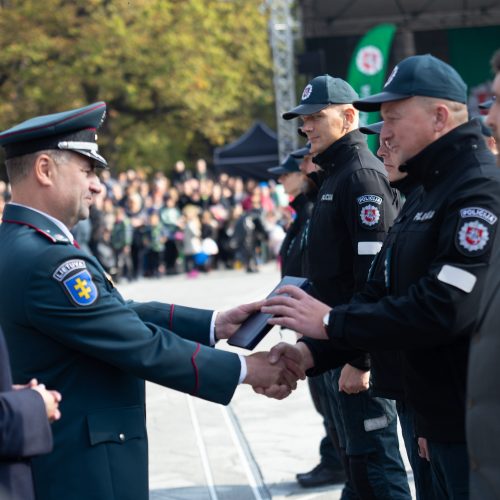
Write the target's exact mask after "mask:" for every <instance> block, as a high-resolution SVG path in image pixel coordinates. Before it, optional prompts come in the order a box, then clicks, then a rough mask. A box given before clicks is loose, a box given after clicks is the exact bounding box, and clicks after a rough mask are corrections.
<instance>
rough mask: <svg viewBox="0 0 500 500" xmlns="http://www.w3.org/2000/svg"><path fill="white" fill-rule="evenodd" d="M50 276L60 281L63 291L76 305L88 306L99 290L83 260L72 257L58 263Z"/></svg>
mask: <svg viewBox="0 0 500 500" xmlns="http://www.w3.org/2000/svg"><path fill="white" fill-rule="evenodd" d="M52 277H53V278H54V279H55V280H56V281H58V282H59V283H61V285H62V287H63V289H64V291H65V292H66V294H67V295H68V296H69V298H70V299H71V301H72V302H73V303H74V304H75V305H77V306H90V305H91V304H93V303H94V302H95V301H96V300H97V298H98V297H99V292H98V290H97V287H96V285H95V283H94V282H93V281H92V276H91V275H90V273H89V272H88V270H87V267H86V265H85V261H83V260H80V259H73V260H68V261H66V262H64V263H63V264H62V265H60V266H59V267H58V268H57V269H56V271H55V272H54V274H53V275H52Z"/></svg>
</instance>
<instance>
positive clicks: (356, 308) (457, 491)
mask: <svg viewBox="0 0 500 500" xmlns="http://www.w3.org/2000/svg"><path fill="white" fill-rule="evenodd" d="M466 102H467V89H466V85H465V83H464V82H463V80H462V78H461V77H460V76H459V74H458V73H457V72H456V71H455V70H454V69H453V68H451V67H450V66H449V65H447V64H445V63H444V62H442V61H440V60H439V59H436V58H434V57H432V56H430V55H422V56H413V57H409V58H407V59H405V60H403V61H402V62H401V63H399V64H398V65H397V66H396V67H395V68H394V70H393V72H392V73H391V75H390V76H389V79H388V81H387V83H386V84H385V87H384V90H383V92H381V93H380V94H376V95H374V96H371V97H368V98H366V99H363V100H360V101H358V102H356V103H355V106H357V107H358V108H359V109H362V110H365V111H371V110H376V109H381V113H382V117H383V118H384V125H383V127H382V131H381V136H380V137H381V140H382V141H384V143H385V144H386V146H387V147H388V148H390V149H392V150H393V153H394V155H395V156H396V157H397V158H398V164H399V165H400V167H399V168H400V169H401V170H405V171H406V172H408V176H409V177H412V178H414V179H416V180H417V182H419V183H421V184H422V186H423V191H422V194H421V196H420V197H419V199H418V202H417V204H416V205H415V207H414V208H413V209H412V211H411V213H409V214H407V216H406V217H404V218H403V219H402V220H400V221H398V223H397V224H395V226H394V228H393V231H394V232H395V233H396V234H395V235H394V240H393V242H392V244H391V246H390V248H388V249H387V252H386V254H387V256H386V259H385V262H384V274H385V285H384V286H385V287H386V288H387V294H386V295H385V296H384V297H383V298H382V299H381V300H375V301H374V302H372V303H369V304H367V303H357V302H353V303H351V304H348V305H345V306H340V307H335V308H330V307H328V306H327V305H325V304H321V303H319V302H318V301H316V300H315V299H313V298H312V297H309V296H306V295H305V294H302V293H300V292H298V291H297V290H295V289H294V288H293V287H284V288H283V292H285V291H286V292H287V293H289V294H291V295H292V297H288V298H287V297H280V298H278V299H274V300H269V301H268V304H269V305H271V307H264V308H263V310H264V311H266V312H272V313H274V314H281V315H282V317H281V318H276V319H274V320H273V323H276V324H280V325H284V326H287V327H289V328H294V329H295V330H297V331H300V332H302V333H304V334H305V335H308V336H310V337H315V338H317V339H323V340H308V341H307V342H300V343H299V344H301V345H300V346H297V347H292V348H286V347H280V349H281V350H283V351H285V350H286V351H287V352H288V351H291V350H294V349H295V350H299V351H300V352H302V353H303V355H304V363H305V366H306V367H312V366H313V365H314V366H316V368H319V369H324V368H325V366H327V365H328V364H329V362H330V361H331V360H332V359H334V358H335V356H336V355H337V354H335V353H338V352H339V351H338V349H339V348H345V347H354V348H359V349H364V350H367V351H371V350H374V349H380V350H385V349H402V350H403V351H402V352H403V357H402V360H403V371H404V388H405V394H406V397H407V398H408V401H409V402H410V403H411V405H412V407H413V409H414V411H415V416H416V431H417V435H418V436H419V438H420V439H419V444H420V448H421V454H422V456H424V457H425V458H427V459H428V460H430V465H431V469H432V471H433V478H434V479H435V482H434V487H435V489H436V496H437V497H438V498H457V499H466V498H468V493H469V491H468V490H469V488H468V467H469V464H468V456H467V449H466V444H465V393H466V391H465V383H466V376H467V358H468V352H469V343H470V339H471V336H472V335H473V334H474V335H475V337H476V338H479V339H480V338H482V337H483V336H484V335H490V334H491V332H497V330H498V321H499V319H500V318H499V317H498V307H496V306H495V299H496V297H497V294H498V290H499V289H500V288H499V287H500V275H499V274H498V272H496V271H497V269H498V266H499V264H500V240H499V239H498V237H497V235H496V232H497V227H498V216H499V214H500V172H499V170H498V169H497V168H496V166H495V159H494V157H493V155H492V154H491V152H490V151H489V150H488V149H487V147H486V144H485V142H484V140H483V137H482V135H481V128H480V124H479V122H478V121H477V120H472V121H468V114H467V106H466ZM291 308H293V310H292V309H291ZM303 317H307V318H308V321H307V322H305V321H303V320H301V318H303ZM322 317H323V319H321V318H322ZM493 335H495V334H493ZM325 343H326V344H328V345H329V346H330V349H327V348H325ZM319 346H320V347H321V348H319ZM329 350H330V353H329V354H328V351H329ZM329 357H330V360H329V359H328V358H329ZM472 404H474V402H472ZM470 463H471V467H472V468H473V469H474V467H475V466H476V465H475V462H474V456H471V457H470ZM491 498H493V497H491Z"/></svg>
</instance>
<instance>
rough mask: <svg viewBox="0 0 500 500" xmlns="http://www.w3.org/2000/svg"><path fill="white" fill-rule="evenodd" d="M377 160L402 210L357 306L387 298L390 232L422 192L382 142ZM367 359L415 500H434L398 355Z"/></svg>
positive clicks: (376, 128)
mask: <svg viewBox="0 0 500 500" xmlns="http://www.w3.org/2000/svg"><path fill="white" fill-rule="evenodd" d="M382 125H383V122H378V123H374V124H371V125H366V126H364V127H360V128H359V130H360V131H361V132H363V133H364V134H380V131H381V130H382ZM377 156H379V157H380V158H382V159H383V161H384V168H385V170H386V172H387V177H388V179H389V182H390V183H391V186H392V187H393V188H395V189H397V190H398V191H399V192H400V193H401V199H402V203H403V207H402V209H401V211H400V212H399V215H398V216H397V217H396V219H395V221H394V224H393V228H391V230H390V231H389V234H388V235H387V237H386V239H385V240H384V244H383V245H382V249H381V250H380V252H379V253H378V254H377V256H376V257H375V259H374V260H373V262H372V265H371V267H370V271H369V273H368V280H367V282H366V284H365V286H364V288H363V291H362V292H360V293H358V294H356V295H355V297H354V298H353V301H356V302H357V303H370V302H375V301H377V300H380V299H381V298H382V297H384V296H385V295H387V294H388V292H389V290H388V288H387V287H386V281H387V279H386V272H385V263H386V260H387V259H388V258H389V255H388V249H390V248H391V247H392V244H393V242H394V237H395V235H396V234H397V232H396V231H395V230H394V228H395V227H397V225H398V224H399V223H400V221H402V220H404V219H405V218H407V217H411V216H412V215H411V214H412V213H413V211H414V208H415V207H416V206H417V204H418V200H419V198H420V195H421V192H422V190H423V187H422V185H421V184H420V183H419V182H418V181H417V180H416V179H414V178H413V177H409V176H408V173H407V172H402V171H401V170H399V168H398V164H397V162H398V160H397V157H396V155H393V150H392V149H389V148H388V147H387V145H386V144H385V142H384V141H380V146H379V148H378V150H377ZM393 156H394V158H393ZM370 356H371V388H372V394H373V395H374V396H378V397H382V398H388V399H394V400H395V401H396V409H397V412H398V417H399V422H400V424H401V431H402V435H403V439H404V442H405V447H406V453H407V455H408V460H409V461H410V464H411V468H412V470H413V482H414V484H415V490H416V494H417V500H434V499H437V497H436V495H435V494H434V492H433V486H432V473H431V470H430V464H429V462H428V461H427V460H425V459H423V458H422V457H421V456H420V455H419V449H418V442H417V438H418V436H417V435H416V433H415V425H414V420H415V412H414V410H413V408H412V406H411V404H410V403H409V402H408V401H407V398H406V397H405V391H404V384H403V366H402V360H401V353H400V352H399V351H395V350H391V351H378V350H375V351H371V352H370Z"/></svg>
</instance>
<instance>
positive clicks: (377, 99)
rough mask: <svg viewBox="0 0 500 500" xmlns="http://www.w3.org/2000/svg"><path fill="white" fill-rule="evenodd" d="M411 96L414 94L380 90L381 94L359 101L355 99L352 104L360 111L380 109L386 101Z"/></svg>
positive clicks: (399, 99)
mask: <svg viewBox="0 0 500 500" xmlns="http://www.w3.org/2000/svg"><path fill="white" fill-rule="evenodd" d="M409 97H412V96H409V95H403V94H393V93H392V92H380V94H374V95H371V96H369V97H365V98H364V99H360V100H359V101H354V102H353V103H352V105H353V106H354V107H355V108H356V109H359V110H360V111H379V110H380V105H381V104H382V103H384V102H392V101H401V100H402V99H408V98H409Z"/></svg>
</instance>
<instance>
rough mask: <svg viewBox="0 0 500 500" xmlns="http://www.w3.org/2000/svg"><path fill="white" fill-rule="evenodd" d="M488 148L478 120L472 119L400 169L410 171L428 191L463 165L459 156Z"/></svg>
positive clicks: (414, 178) (438, 140) (429, 146)
mask: <svg viewBox="0 0 500 500" xmlns="http://www.w3.org/2000/svg"><path fill="white" fill-rule="evenodd" d="M485 147H486V145H485V142H484V139H483V137H482V135H481V126H480V124H479V120H478V119H473V120H470V121H468V122H467V123H464V124H462V125H460V126H458V127H456V128H454V129H453V130H450V132H448V133H447V134H445V135H443V136H442V137H440V138H439V139H437V140H436V141H434V142H433V143H431V144H429V145H428V146H427V147H426V148H424V149H423V150H422V151H420V153H418V154H417V155H415V156H414V157H413V158H410V159H409V160H408V161H407V162H406V163H404V164H403V165H401V166H400V169H401V170H403V171H406V172H408V176H409V177H411V178H412V179H413V180H414V181H415V182H417V183H422V184H423V186H424V189H426V190H429V189H431V188H432V187H433V186H434V185H436V184H437V183H438V182H440V180H441V179H443V178H446V177H448V176H449V175H450V174H451V173H452V172H453V171H456V170H457V168H460V167H461V166H463V162H455V161H454V159H455V158H456V157H457V156H459V155H461V154H463V153H465V152H470V151H474V150H478V149H479V148H485Z"/></svg>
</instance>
